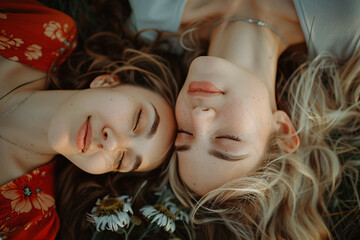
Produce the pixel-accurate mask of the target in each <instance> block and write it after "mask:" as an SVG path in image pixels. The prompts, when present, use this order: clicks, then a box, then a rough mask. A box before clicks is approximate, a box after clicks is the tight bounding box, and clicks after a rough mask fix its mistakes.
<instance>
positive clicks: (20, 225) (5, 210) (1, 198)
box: [0, 162, 60, 239]
mask: <svg viewBox="0 0 360 240" xmlns="http://www.w3.org/2000/svg"><path fill="white" fill-rule="evenodd" d="M54 164H55V162H52V163H50V164H47V165H45V166H43V167H40V168H37V169H35V170H34V171H32V172H31V173H29V174H26V175H24V176H22V177H20V178H17V179H15V180H12V181H10V182H8V183H6V184H4V185H3V186H1V188H0V237H1V238H2V239H9V238H16V239H54V238H55V236H56V233H57V231H58V229H59V226H60V223H59V218H58V215H57V213H56V210H55V199H54V194H53V170H54Z"/></svg>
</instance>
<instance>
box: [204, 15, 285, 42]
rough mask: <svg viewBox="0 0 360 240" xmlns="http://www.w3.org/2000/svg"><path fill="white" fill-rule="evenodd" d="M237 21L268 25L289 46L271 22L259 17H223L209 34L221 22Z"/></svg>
mask: <svg viewBox="0 0 360 240" xmlns="http://www.w3.org/2000/svg"><path fill="white" fill-rule="evenodd" d="M235 21H244V22H247V23H253V24H256V25H258V26H259V27H267V28H268V29H270V30H271V31H272V32H274V33H275V34H276V35H278V36H279V37H280V38H281V40H282V41H283V42H284V43H285V44H286V46H289V43H288V41H287V40H286V39H285V37H284V36H283V35H282V34H281V33H280V32H279V31H278V30H276V29H275V28H273V27H272V26H270V25H269V24H267V23H265V22H263V21H260V20H257V19H252V18H244V17H234V18H226V19H221V20H219V21H217V22H216V23H214V24H213V25H212V26H211V28H210V30H209V36H210V34H211V32H212V31H213V30H214V29H215V28H216V27H217V26H218V25H219V24H221V23H223V22H235Z"/></svg>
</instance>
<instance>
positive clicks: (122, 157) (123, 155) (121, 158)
mask: <svg viewBox="0 0 360 240" xmlns="http://www.w3.org/2000/svg"><path fill="white" fill-rule="evenodd" d="M124 157H125V151H123V152H122V155H121V157H120V159H119V162H118V165H117V167H116V169H117V170H120V168H121V163H122V161H123V160H124Z"/></svg>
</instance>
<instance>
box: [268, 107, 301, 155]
mask: <svg viewBox="0 0 360 240" xmlns="http://www.w3.org/2000/svg"><path fill="white" fill-rule="evenodd" d="M274 118H275V121H276V129H277V131H278V132H279V133H280V135H281V136H284V138H281V139H280V140H279V146H280V148H282V149H283V150H284V151H285V152H293V151H295V150H296V149H297V148H298V147H299V144H300V139H299V136H298V135H297V134H296V130H295V127H294V125H293V123H292V121H291V119H290V118H289V116H288V115H287V114H286V113H285V112H284V111H276V112H275V113H274Z"/></svg>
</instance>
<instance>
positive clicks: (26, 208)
mask: <svg viewBox="0 0 360 240" xmlns="http://www.w3.org/2000/svg"><path fill="white" fill-rule="evenodd" d="M76 37H77V29H76V24H75V22H74V21H73V19H72V18H70V17H69V16H67V15H65V14H64V13H62V12H59V11H56V10H54V9H50V8H48V7H46V6H44V5H42V4H40V3H38V2H36V1H34V0H0V55H1V56H3V57H5V58H8V59H10V60H13V61H16V62H20V63H23V64H26V65H28V66H31V67H34V68H36V69H39V70H42V71H49V70H50V69H51V70H52V71H56V69H57V67H58V66H59V64H61V62H63V60H64V59H65V58H66V57H67V56H68V55H69V54H70V53H71V52H72V50H73V49H74V48H75V46H76ZM54 164H55V162H52V163H50V164H47V165H45V166H42V167H40V168H38V169H35V170H34V171H32V172H31V173H28V174H26V175H24V176H22V177H20V178H17V179H15V180H12V181H10V182H8V183H6V184H5V185H3V186H1V187H0V239H10V238H14V239H55V237H56V234H57V232H58V229H59V226H60V221H59V217H58V215H57V213H56V210H55V200H54V191H53V176H54V174H53V171H54Z"/></svg>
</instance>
